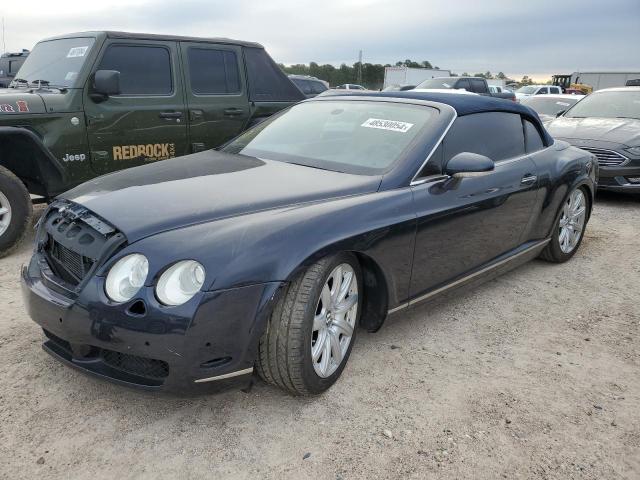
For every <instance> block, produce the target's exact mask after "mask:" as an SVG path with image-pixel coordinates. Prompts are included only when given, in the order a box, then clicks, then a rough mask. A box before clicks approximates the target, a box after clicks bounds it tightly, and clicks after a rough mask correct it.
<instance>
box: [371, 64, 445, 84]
mask: <svg viewBox="0 0 640 480" xmlns="http://www.w3.org/2000/svg"><path fill="white" fill-rule="evenodd" d="M450 76H451V72H450V71H449V70H439V69H435V68H409V67H386V68H385V69H384V85H383V87H382V88H387V87H389V86H391V85H418V84H419V83H422V82H424V81H425V80H429V79H430V78H437V77H450Z"/></svg>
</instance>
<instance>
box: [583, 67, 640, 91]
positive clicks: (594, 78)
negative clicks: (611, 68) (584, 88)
mask: <svg viewBox="0 0 640 480" xmlns="http://www.w3.org/2000/svg"><path fill="white" fill-rule="evenodd" d="M637 78H640V71H636V72H573V73H572V74H571V83H582V84H585V85H589V86H590V87H592V88H593V90H602V89H603V88H611V87H624V86H625V84H626V83H627V80H635V79H637Z"/></svg>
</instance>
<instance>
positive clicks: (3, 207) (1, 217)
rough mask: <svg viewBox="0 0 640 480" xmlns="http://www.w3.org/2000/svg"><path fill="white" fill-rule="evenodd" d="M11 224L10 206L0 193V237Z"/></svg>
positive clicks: (5, 197) (4, 196)
mask: <svg viewBox="0 0 640 480" xmlns="http://www.w3.org/2000/svg"><path fill="white" fill-rule="evenodd" d="M10 223H11V204H10V203H9V199H8V198H7V196H6V195H5V194H4V193H2V192H0V236H2V235H3V234H4V232H6V231H7V229H8V228H9V224H10Z"/></svg>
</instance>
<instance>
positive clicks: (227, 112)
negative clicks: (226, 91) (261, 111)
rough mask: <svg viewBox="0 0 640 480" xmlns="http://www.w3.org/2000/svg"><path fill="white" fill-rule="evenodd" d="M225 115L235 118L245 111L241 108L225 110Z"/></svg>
mask: <svg viewBox="0 0 640 480" xmlns="http://www.w3.org/2000/svg"><path fill="white" fill-rule="evenodd" d="M223 113H224V116H225V117H235V116H237V115H242V114H243V113H244V110H243V109H241V108H225V109H224V110H223Z"/></svg>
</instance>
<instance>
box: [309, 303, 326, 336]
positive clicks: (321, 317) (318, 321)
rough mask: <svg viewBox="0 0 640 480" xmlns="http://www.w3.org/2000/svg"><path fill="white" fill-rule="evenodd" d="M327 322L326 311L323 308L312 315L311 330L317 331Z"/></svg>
mask: <svg viewBox="0 0 640 480" xmlns="http://www.w3.org/2000/svg"><path fill="white" fill-rule="evenodd" d="M326 324H327V311H326V310H325V309H324V308H323V309H322V311H321V312H320V313H319V314H318V315H316V316H315V317H313V330H311V331H312V332H315V331H319V330H320V329H321V328H322V327H324V326H325V325H326Z"/></svg>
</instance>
